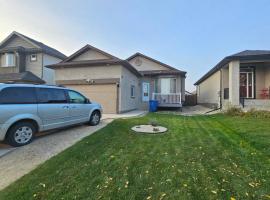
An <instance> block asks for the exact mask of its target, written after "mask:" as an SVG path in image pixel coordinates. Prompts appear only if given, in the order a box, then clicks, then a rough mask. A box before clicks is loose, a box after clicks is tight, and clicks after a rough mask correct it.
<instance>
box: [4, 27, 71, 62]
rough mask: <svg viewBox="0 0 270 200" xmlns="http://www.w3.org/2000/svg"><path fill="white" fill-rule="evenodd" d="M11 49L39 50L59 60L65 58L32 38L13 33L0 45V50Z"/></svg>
mask: <svg viewBox="0 0 270 200" xmlns="http://www.w3.org/2000/svg"><path fill="white" fill-rule="evenodd" d="M11 47H12V48H13V47H23V48H25V49H39V50H41V51H42V52H44V53H46V54H48V55H51V56H54V57H57V58H59V59H61V60H63V59H64V58H66V56H65V55H64V54H63V53H61V52H60V51H58V50H56V49H54V48H52V47H49V46H47V45H46V44H43V43H42V42H38V41H36V40H34V39H32V38H29V37H27V36H25V35H23V34H21V33H18V32H16V31H13V32H12V33H11V34H10V35H9V36H8V37H7V38H6V39H4V40H3V41H2V42H1V43H0V49H1V48H11Z"/></svg>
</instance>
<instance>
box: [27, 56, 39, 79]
mask: <svg viewBox="0 0 270 200" xmlns="http://www.w3.org/2000/svg"><path fill="white" fill-rule="evenodd" d="M30 55H31V54H27V55H26V56H25V66H26V67H25V70H26V71H30V72H32V73H33V74H35V75H36V76H38V77H40V78H42V62H43V61H42V53H37V61H34V62H32V61H30Z"/></svg>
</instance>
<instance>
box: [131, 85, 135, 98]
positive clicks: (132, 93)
mask: <svg viewBox="0 0 270 200" xmlns="http://www.w3.org/2000/svg"><path fill="white" fill-rule="evenodd" d="M130 97H131V98H135V86H134V85H131V90H130Z"/></svg>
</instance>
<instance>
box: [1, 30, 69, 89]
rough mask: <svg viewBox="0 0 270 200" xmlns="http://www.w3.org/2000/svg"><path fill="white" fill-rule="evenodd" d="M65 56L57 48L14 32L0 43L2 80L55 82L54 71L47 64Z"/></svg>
mask: <svg viewBox="0 0 270 200" xmlns="http://www.w3.org/2000/svg"><path fill="white" fill-rule="evenodd" d="M64 58H66V56H65V55H64V54H62V53H61V52H59V51H57V50H56V49H53V48H51V47H49V46H47V45H45V44H43V43H41V42H38V41H36V40H33V39H31V38H29V37H27V36H25V35H22V34H20V33H18V32H12V33H11V34H10V35H9V36H8V37H7V38H6V39H4V40H3V41H2V42H1V43H0V82H21V83H44V82H46V83H48V84H54V83H55V80H54V71H53V70H52V69H49V68H46V67H45V66H46V65H50V64H54V63H58V62H60V61H62V60H63V59H64ZM34 76H35V77H34Z"/></svg>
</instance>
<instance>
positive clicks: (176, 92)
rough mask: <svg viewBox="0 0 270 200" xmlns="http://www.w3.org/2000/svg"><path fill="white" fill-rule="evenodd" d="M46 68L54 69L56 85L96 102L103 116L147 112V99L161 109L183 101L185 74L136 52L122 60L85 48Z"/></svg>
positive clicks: (94, 49) (174, 105) (87, 46)
mask: <svg viewBox="0 0 270 200" xmlns="http://www.w3.org/2000/svg"><path fill="white" fill-rule="evenodd" d="M47 67H49V68H51V69H54V70H55V79H56V83H57V84H59V85H64V86H66V87H69V88H73V89H75V90H78V91H80V92H81V93H83V94H84V95H85V96H87V97H88V98H89V99H90V100H91V101H96V102H99V103H100V104H101V105H102V107H103V109H104V113H122V112H127V111H131V110H135V109H147V108H148V102H149V100H151V99H156V100H158V101H159V106H161V107H162V106H166V107H168V106H169V107H181V106H182V103H183V101H184V100H185V99H184V95H181V94H184V91H185V76H186V72H184V71H181V70H178V69H176V68H173V67H171V66H169V65H166V64H164V63H162V62H160V61H157V60H155V59H153V58H150V57H148V56H145V55H143V54H140V53H136V54H134V55H133V56H131V57H129V58H128V59H126V60H122V59H119V58H117V57H115V56H113V55H111V54H109V53H107V52H104V51H102V50H100V49H97V48H95V47H93V46H91V45H86V46H84V47H83V48H81V49H80V50H78V51H76V52H75V53H74V54H72V55H71V56H69V57H67V58H66V59H64V60H63V61H62V62H60V63H57V64H53V65H48V66H47Z"/></svg>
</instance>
